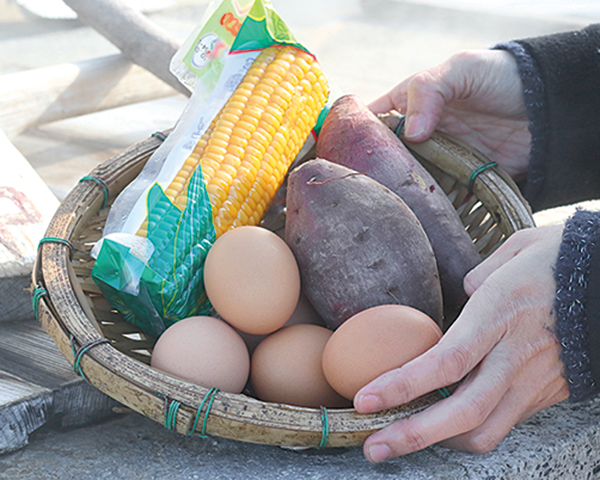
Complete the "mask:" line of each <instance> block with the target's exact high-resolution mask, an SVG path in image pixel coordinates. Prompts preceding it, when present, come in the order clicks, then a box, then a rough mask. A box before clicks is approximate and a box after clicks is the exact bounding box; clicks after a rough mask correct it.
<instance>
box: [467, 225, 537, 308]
mask: <svg viewBox="0 0 600 480" xmlns="http://www.w3.org/2000/svg"><path fill="white" fill-rule="evenodd" d="M547 233H548V232H546V231H545V230H544V229H540V228H526V229H523V230H519V231H517V232H515V233H514V234H513V235H511V236H510V237H509V238H508V239H507V240H506V241H505V242H504V243H503V244H502V245H500V247H499V248H498V249H497V250H496V251H495V252H494V253H492V254H491V255H490V256H489V257H488V258H486V259H485V260H484V261H483V262H481V263H480V264H479V265H477V266H476V267H475V268H474V269H473V270H471V271H470V272H469V273H467V275H466V276H465V278H464V281H463V283H464V289H465V292H466V293H467V295H469V296H471V295H472V294H473V292H475V290H477V289H478V288H479V287H480V286H481V285H482V284H483V282H485V281H486V279H487V278H488V277H489V276H490V275H491V274H492V273H494V272H495V271H496V270H498V269H499V268H500V267H502V266H503V265H504V264H506V263H507V262H509V261H510V260H512V259H513V258H514V257H516V256H517V255H519V254H520V253H521V252H522V251H523V250H524V249H526V248H527V247H529V246H530V245H532V244H533V243H535V242H536V241H537V240H538V239H540V238H541V237H542V238H543V237H545V236H546V235H547Z"/></svg>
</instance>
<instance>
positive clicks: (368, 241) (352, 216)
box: [285, 159, 442, 328]
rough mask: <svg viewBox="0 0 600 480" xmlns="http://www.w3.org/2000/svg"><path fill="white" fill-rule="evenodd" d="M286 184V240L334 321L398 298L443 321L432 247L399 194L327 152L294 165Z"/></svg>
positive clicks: (314, 298) (314, 299) (309, 290)
mask: <svg viewBox="0 0 600 480" xmlns="http://www.w3.org/2000/svg"><path fill="white" fill-rule="evenodd" d="M287 188H288V190H287V199H286V201H287V215H286V227H285V239H286V242H287V243H288V245H289V246H290V248H291V249H292V251H293V252H294V255H295V256H296V260H297V261H298V265H299V267H300V273H301V277H302V286H303V289H304V292H305V294H306V296H307V298H308V299H309V300H310V302H311V303H312V304H313V306H314V307H315V309H316V310H317V312H318V313H319V314H320V315H321V317H322V318H323V319H324V320H325V322H326V323H327V324H328V325H329V326H330V327H332V328H336V327H337V326H339V325H340V324H341V323H342V322H344V321H345V320H347V319H348V318H349V317H351V316H352V315H354V314H355V313H358V312H360V311H362V310H365V309H367V308H369V307H374V306H377V305H383V304H392V303H394V304H402V305H409V306H411V307H414V308H417V309H419V310H421V311H423V312H425V313H426V314H427V315H429V316H430V317H431V318H433V319H434V320H435V321H436V322H438V324H439V323H440V322H441V319H442V291H441V286H440V282H439V275H438V270H437V266H436V262H435V257H434V255H433V250H432V248H431V245H430V243H429V240H428V239H427V235H426V234H425V232H424V231H423V229H422V227H421V224H420V223H419V221H418V220H417V217H416V216H415V215H414V214H413V212H412V211H411V210H410V208H408V206H407V205H406V203H405V202H404V201H403V200H402V199H400V197H398V196H397V195H396V194H394V193H392V192H390V191H389V190H388V189H387V188H385V187H384V186H383V185H381V184H380V183H379V182H376V181H375V180H373V179H371V178H369V177H367V176H366V175H363V174H359V173H357V172H355V171H353V170H351V169H348V168H346V167H343V166H341V165H336V164H334V163H331V162H328V161H326V160H322V159H315V160H311V161H309V162H307V163H305V164H303V165H301V166H300V167H297V168H296V169H294V170H293V171H292V172H291V173H290V175H289V178H288V187H287Z"/></svg>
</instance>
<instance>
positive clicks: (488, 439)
mask: <svg viewBox="0 0 600 480" xmlns="http://www.w3.org/2000/svg"><path fill="white" fill-rule="evenodd" d="M533 371H535V372H543V373H539V374H537V375H535V376H532V374H531V372H533ZM563 387H566V382H565V380H564V379H563V378H562V365H561V363H560V361H559V360H558V353H557V351H556V349H555V348H547V349H545V350H544V351H542V352H540V353H539V354H538V355H536V356H535V357H534V358H532V359H531V360H530V362H528V365H527V368H524V369H522V370H521V373H520V374H519V375H518V376H517V378H516V379H515V381H514V383H513V384H512V386H511V387H510V388H509V389H508V390H507V392H506V394H505V395H504V396H503V397H502V399H501V400H500V401H499V402H498V404H497V406H496V407H495V408H494V410H493V411H492V412H491V413H490V414H489V415H488V417H487V418H486V419H485V421H484V422H483V423H482V424H481V425H479V426H477V427H476V428H474V429H473V430H470V431H468V432H466V433H464V434H461V435H457V436H455V437H452V438H449V439H447V440H444V441H443V442H441V445H442V446H444V447H447V448H453V449H456V450H464V451H469V452H474V453H489V452H490V451H492V450H493V449H494V448H495V447H496V446H497V445H498V444H499V443H500V442H501V441H502V439H503V438H504V437H506V435H508V434H509V432H510V431H511V430H512V428H513V427H514V426H515V425H516V424H517V423H519V422H520V421H522V419H524V418H529V416H531V415H533V414H534V413H537V412H539V411H541V410H543V409H545V408H548V407H549V406H551V405H554V404H555V403H558V402H559V401H562V400H564V399H565V398H566V397H564V395H565V390H564V389H563ZM567 392H568V387H567ZM567 395H568V393H567Z"/></svg>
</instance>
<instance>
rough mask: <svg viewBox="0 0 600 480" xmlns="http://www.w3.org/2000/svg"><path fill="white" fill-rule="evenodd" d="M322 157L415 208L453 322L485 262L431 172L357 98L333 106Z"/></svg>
mask: <svg viewBox="0 0 600 480" xmlns="http://www.w3.org/2000/svg"><path fill="white" fill-rule="evenodd" d="M317 156H318V157H319V158H324V159H327V160H329V161H331V162H334V163H337V164H339V165H344V166H346V167H348V168H351V169H353V170H356V171H358V172H361V173H364V174H366V175H368V176H369V177H371V178H373V179H375V180H377V181H378V182H380V183H381V184H383V185H385V186H386V187H387V188H389V189H390V190H391V191H392V192H394V193H396V194H397V195H398V196H400V197H401V198H402V199H403V200H404V201H405V202H406V204H407V205H408V206H409V207H410V208H411V210H412V211H413V212H414V213H415V215H416V216H417V218H418V219H419V221H420V222H421V224H422V225H423V229H424V230H425V232H426V233H427V236H428V237H429V241H430V242H431V245H432V247H433V251H434V253H435V256H436V259H437V264H438V270H439V274H440V281H441V283H442V292H443V295H444V310H445V315H446V317H447V319H446V320H447V321H451V320H452V319H453V318H454V317H455V316H456V315H457V313H458V312H459V311H460V309H461V308H462V305H463V304H464V302H465V301H466V299H467V295H466V294H465V292H464V288H463V279H464V277H465V275H466V274H467V272H468V271H469V270H471V269H472V268H473V267H475V266H476V265H477V264H478V263H479V262H480V261H481V258H480V256H479V253H478V252H477V250H476V248H475V246H474V244H473V242H472V240H471V238H470V236H469V234H468V233H467V232H466V230H465V228H464V226H463V224H462V222H461V220H460V218H459V217H458V214H457V213H456V210H455V209H454V207H453V206H452V203H451V202H450V200H449V199H448V197H447V196H446V194H445V193H444V192H443V190H442V189H441V188H440V187H439V185H438V184H437V182H436V181H435V180H434V179H433V177H432V176H431V175H430V174H429V172H428V171H427V170H426V169H425V168H424V167H423V166H422V165H421V164H420V163H419V162H418V161H417V160H416V159H415V158H414V157H413V155H412V154H411V153H410V152H409V151H408V149H407V148H406V147H405V146H404V144H403V143H402V142H401V141H400V140H399V139H398V138H397V137H396V135H395V134H394V133H393V132H392V131H391V130H390V129H389V128H388V127H386V126H385V125H384V124H383V123H382V122H381V121H380V120H379V119H378V118H377V117H376V116H375V115H374V114H373V113H372V112H371V111H370V110H369V109H368V107H367V106H366V105H365V104H364V103H363V102H362V101H361V100H360V98H359V97H357V96H356V95H346V96H343V97H341V98H339V99H338V100H336V101H335V102H334V104H333V105H332V108H331V110H330V111H329V113H328V115H327V117H326V119H325V122H324V124H323V128H322V129H321V132H320V134H319V138H318V141H317Z"/></svg>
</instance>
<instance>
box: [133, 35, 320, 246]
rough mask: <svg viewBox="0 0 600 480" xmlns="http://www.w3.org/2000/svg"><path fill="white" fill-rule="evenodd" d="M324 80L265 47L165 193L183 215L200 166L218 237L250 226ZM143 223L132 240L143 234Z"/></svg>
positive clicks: (308, 123) (296, 147) (302, 61)
mask: <svg viewBox="0 0 600 480" xmlns="http://www.w3.org/2000/svg"><path fill="white" fill-rule="evenodd" d="M328 93H329V92H328V87H327V80H326V78H325V75H324V74H323V72H322V71H321V69H320V67H319V64H318V63H317V61H316V60H315V59H314V57H313V56H312V55H310V54H309V53H307V52H305V51H302V50H300V49H298V48H295V47H292V46H279V45H278V46H272V47H269V48H266V49H264V50H263V51H262V52H261V53H260V54H259V55H258V57H257V58H256V60H255V61H254V63H253V64H252V66H251V67H250V69H249V70H248V72H247V74H246V75H245V77H244V78H243V80H242V81H241V82H240V84H239V86H238V87H237V89H236V90H235V92H234V93H233V94H232V95H231V97H230V98H229V100H228V101H227V103H226V104H225V106H224V107H223V108H222V109H221V111H220V112H219V114H217V116H216V118H215V119H214V120H213V122H212V123H211V125H210V126H209V128H208V129H207V131H206V132H205V134H204V135H203V136H202V138H201V139H200V140H199V141H198V143H197V145H196V147H195V149H194V151H193V152H192V153H191V154H190V156H189V157H188V158H187V159H186V161H185V164H184V166H183V167H182V168H181V170H180V171H179V173H178V174H177V175H176V177H175V179H174V180H173V181H172V183H171V184H170V185H169V187H168V188H167V189H166V190H165V195H166V196H167V197H168V198H169V200H170V201H171V202H173V203H174V204H175V205H177V206H178V207H179V208H181V209H182V210H183V209H184V208H185V205H186V203H187V187H188V183H189V180H190V177H191V175H192V173H193V172H194V171H195V169H196V168H197V166H198V164H200V167H201V169H202V173H203V177H204V182H205V184H206V189H207V192H208V196H209V199H210V204H211V207H212V213H213V224H214V227H215V231H216V236H217V237H218V236H219V235H221V234H222V233H224V232H225V231H227V230H229V229H230V228H234V227H237V226H240V225H256V224H258V223H259V222H260V220H261V218H262V216H263V214H264V213H265V212H266V211H267V209H268V208H269V205H270V203H271V201H272V199H273V197H274V196H275V194H276V193H277V190H278V189H279V187H280V186H281V183H282V182H283V179H284V177H285V175H286V173H287V170H288V168H289V166H290V165H291V163H292V162H293V161H294V159H295V157H296V156H297V155H298V152H299V151H300V149H301V148H302V145H303V144H304V142H305V140H306V139H307V138H308V136H309V135H310V132H311V130H312V128H313V126H314V124H315V123H316V121H317V118H318V116H319V114H320V112H321V110H322V108H323V107H324V105H325V103H326V101H327V96H328ZM146 230H147V221H146V222H145V223H144V224H143V225H142V227H141V228H140V230H139V232H138V235H142V236H145V235H146V233H147V232H146Z"/></svg>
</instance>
